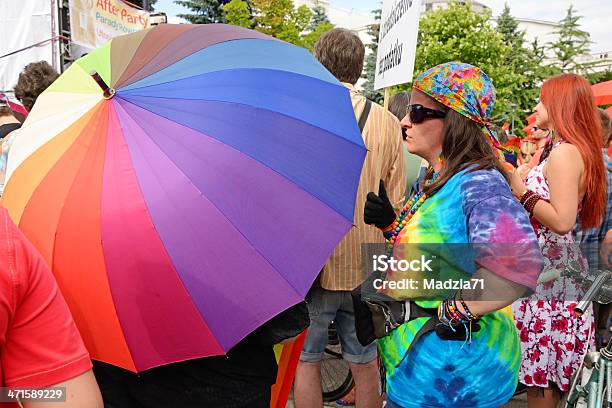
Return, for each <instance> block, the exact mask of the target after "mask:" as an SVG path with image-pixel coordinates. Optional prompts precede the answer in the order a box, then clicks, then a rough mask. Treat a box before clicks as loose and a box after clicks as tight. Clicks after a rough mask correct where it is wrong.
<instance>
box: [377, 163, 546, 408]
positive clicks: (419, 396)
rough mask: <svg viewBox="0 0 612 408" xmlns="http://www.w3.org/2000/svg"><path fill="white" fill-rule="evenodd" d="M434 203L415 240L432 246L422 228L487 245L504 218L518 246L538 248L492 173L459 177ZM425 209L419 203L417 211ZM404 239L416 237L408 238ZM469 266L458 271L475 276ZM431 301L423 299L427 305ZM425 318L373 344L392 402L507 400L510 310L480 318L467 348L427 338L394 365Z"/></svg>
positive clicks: (515, 363)
mask: <svg viewBox="0 0 612 408" xmlns="http://www.w3.org/2000/svg"><path fill="white" fill-rule="evenodd" d="M434 199H435V200H436V203H435V204H434V203H429V205H430V206H431V208H432V209H434V208H435V214H430V215H429V216H426V213H425V212H423V213H422V217H420V218H419V219H418V223H419V229H418V232H417V234H416V235H417V236H418V237H419V238H424V239H425V240H426V241H427V242H431V241H430V240H428V237H429V235H428V233H427V230H428V229H435V230H433V231H434V232H436V234H438V233H440V232H442V236H443V239H444V240H445V242H444V243H468V242H473V243H479V242H488V241H487V240H488V239H490V237H491V234H492V232H493V231H495V229H496V227H497V224H496V220H497V219H498V218H499V217H500V215H501V214H506V215H509V216H510V217H511V218H512V219H513V220H514V222H515V227H517V230H518V231H521V233H522V234H524V236H523V242H525V241H526V242H530V243H532V244H533V245H534V246H535V247H537V242H536V240H535V235H534V233H533V230H532V229H531V225H530V223H529V218H528V216H527V214H526V213H525V211H524V210H523V208H522V207H521V206H520V204H519V203H518V202H517V201H516V200H515V199H514V198H513V196H512V194H511V192H510V190H509V188H508V186H507V184H506V182H505V181H504V179H503V177H502V176H501V174H499V173H498V172H497V171H494V170H480V171H475V172H471V173H466V172H461V173H458V174H457V175H455V176H454V177H453V178H451V179H450V180H449V181H448V182H447V183H446V184H445V186H444V187H443V188H442V189H441V190H440V191H438V192H437V193H436V195H434V197H432V198H431V199H430V200H434ZM428 201H429V200H428ZM426 203H427V202H426ZM426 207H427V205H426V204H424V205H423V207H422V209H426ZM420 211H421V210H420ZM431 235H432V236H433V235H434V234H431ZM438 236H439V235H438ZM410 242H411V243H415V242H418V239H417V240H414V239H412V237H411V240H410ZM458 259H461V258H458ZM469 262H470V263H471V264H472V265H471V268H468V267H466V266H463V265H462V269H463V270H471V271H472V272H473V271H475V270H476V265H475V262H474V259H473V258H472V259H470V260H469ZM536 278H537V277H536ZM418 303H419V304H424V303H425V302H421V301H419V302H418ZM435 303H437V302H434V301H427V304H429V305H430V306H431V304H435ZM426 320H427V319H426V318H420V319H417V320H413V321H411V322H408V323H405V324H404V325H402V326H400V327H399V328H398V329H397V330H395V331H393V332H392V333H391V335H390V336H388V337H385V338H383V339H381V340H380V341H379V347H380V350H381V357H382V360H383V363H384V364H385V367H386V369H387V393H388V395H389V397H390V398H391V400H393V401H394V402H395V403H397V404H399V405H400V406H402V407H407V408H408V407H470V408H476V407H480V408H488V407H498V406H500V405H503V404H504V403H505V402H506V401H507V400H508V399H510V398H511V396H512V394H513V392H514V389H515V386H516V383H517V379H518V369H519V363H520V348H519V341H518V337H517V334H516V329H515V326H514V323H513V320H512V316H511V314H510V313H508V312H507V311H505V310H504V311H497V312H495V313H491V314H488V315H486V316H484V317H483V318H482V320H481V322H480V325H481V330H480V331H479V332H477V333H474V335H473V338H472V343H471V344H469V345H468V344H464V342H463V341H446V340H441V339H440V338H439V337H438V336H437V335H436V334H435V333H428V334H426V335H424V336H423V337H422V338H421V339H420V340H419V342H418V343H417V344H415V345H414V347H413V349H412V350H411V352H410V353H409V355H408V356H407V357H406V358H405V360H404V361H403V362H402V364H401V365H400V366H399V367H397V368H396V367H395V366H396V365H397V364H398V363H399V361H400V359H401V358H402V357H403V356H404V354H405V352H406V350H407V348H408V347H409V346H410V344H411V342H412V340H413V338H414V334H415V333H416V332H417V331H418V329H419V328H420V327H421V326H422V325H423V324H424V323H425V321H426Z"/></svg>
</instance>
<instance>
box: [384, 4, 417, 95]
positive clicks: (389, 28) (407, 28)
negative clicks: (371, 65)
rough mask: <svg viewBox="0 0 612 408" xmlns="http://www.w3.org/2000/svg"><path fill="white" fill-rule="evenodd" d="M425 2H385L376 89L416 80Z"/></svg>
mask: <svg viewBox="0 0 612 408" xmlns="http://www.w3.org/2000/svg"><path fill="white" fill-rule="evenodd" d="M420 15H421V0H384V1H383V7H382V15H381V19H380V34H379V37H378V54H377V56H376V75H375V78H374V89H381V88H386V87H389V86H393V85H397V84H404V83H406V82H410V81H412V73H413V71H414V57H415V54H416V43H417V34H418V32H419V16H420Z"/></svg>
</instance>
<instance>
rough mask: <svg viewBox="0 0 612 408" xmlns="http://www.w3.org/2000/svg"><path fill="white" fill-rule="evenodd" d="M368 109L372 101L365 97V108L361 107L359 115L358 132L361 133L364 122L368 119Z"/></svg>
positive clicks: (370, 107)
mask: <svg viewBox="0 0 612 408" xmlns="http://www.w3.org/2000/svg"><path fill="white" fill-rule="evenodd" d="M370 109H372V101H371V100H369V99H368V98H366V104H365V108H363V111H361V115H360V116H359V132H361V133H363V128H364V127H365V124H366V122H367V121H368V116H369V115H370Z"/></svg>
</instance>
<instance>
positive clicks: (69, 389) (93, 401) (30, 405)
mask: <svg viewBox="0 0 612 408" xmlns="http://www.w3.org/2000/svg"><path fill="white" fill-rule="evenodd" d="M49 388H64V389H65V394H66V401H65V402H58V401H50V402H37V401H35V400H25V401H23V402H22V405H23V406H24V408H102V407H103V406H104V404H103V403H102V396H101V395H100V389H99V388H98V383H97V382H96V377H95V376H94V374H93V371H92V370H89V371H87V372H85V373H83V374H81V375H79V376H76V377H74V378H71V379H70V380H67V381H64V382H61V383H59V384H55V385H53V386H51V387H49Z"/></svg>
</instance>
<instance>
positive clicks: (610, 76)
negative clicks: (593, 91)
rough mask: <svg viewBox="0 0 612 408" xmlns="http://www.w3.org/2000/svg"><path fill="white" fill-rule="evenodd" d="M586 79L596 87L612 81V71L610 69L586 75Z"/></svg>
mask: <svg viewBox="0 0 612 408" xmlns="http://www.w3.org/2000/svg"><path fill="white" fill-rule="evenodd" d="M586 79H588V80H589V82H590V83H591V85H595V84H598V83H600V82H606V81H612V71H610V70H609V69H608V70H606V71H600V72H592V73H589V74H587V75H586Z"/></svg>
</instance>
